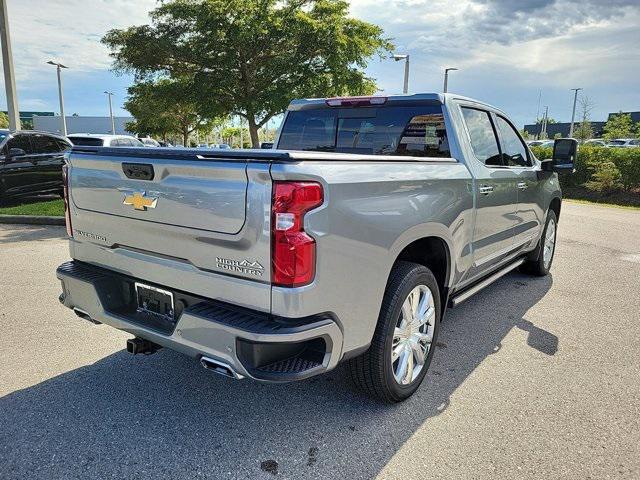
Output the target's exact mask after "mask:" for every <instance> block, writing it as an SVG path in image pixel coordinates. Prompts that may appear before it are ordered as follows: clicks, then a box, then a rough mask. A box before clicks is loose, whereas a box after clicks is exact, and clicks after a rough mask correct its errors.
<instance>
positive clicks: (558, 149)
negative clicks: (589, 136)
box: [542, 138, 578, 173]
mask: <svg viewBox="0 0 640 480" xmlns="http://www.w3.org/2000/svg"><path fill="white" fill-rule="evenodd" d="M577 156H578V141H577V140H576V139H574V138H558V139H556V141H555V142H553V158H551V159H547V160H543V161H542V170H544V171H546V172H558V173H573V172H574V165H575V161H576V158H577Z"/></svg>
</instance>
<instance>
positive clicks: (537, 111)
mask: <svg viewBox="0 0 640 480" xmlns="http://www.w3.org/2000/svg"><path fill="white" fill-rule="evenodd" d="M540 100H542V89H540V91H539V92H538V108H537V109H536V123H538V122H539V121H540Z"/></svg>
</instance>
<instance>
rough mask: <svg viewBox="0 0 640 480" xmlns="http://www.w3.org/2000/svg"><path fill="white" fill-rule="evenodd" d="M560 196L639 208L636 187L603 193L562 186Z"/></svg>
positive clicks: (639, 192)
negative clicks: (630, 189)
mask: <svg viewBox="0 0 640 480" xmlns="http://www.w3.org/2000/svg"><path fill="white" fill-rule="evenodd" d="M562 198H563V199H571V200H576V201H579V202H583V203H597V204H601V205H603V204H607V205H615V206H618V207H631V208H640V191H639V190H638V189H634V190H632V191H619V192H612V193H609V194H603V193H598V192H593V191H591V190H588V189H586V188H584V187H562Z"/></svg>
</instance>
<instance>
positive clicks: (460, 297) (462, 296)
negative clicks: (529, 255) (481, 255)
mask: <svg viewBox="0 0 640 480" xmlns="http://www.w3.org/2000/svg"><path fill="white" fill-rule="evenodd" d="M524 262H525V259H524V258H521V259H519V260H516V261H515V262H513V263H510V264H509V265H507V266H506V267H503V268H502V269H500V270H498V271H497V272H496V273H494V274H492V275H490V276H489V277H487V278H485V279H484V280H482V281H481V282H479V283H476V284H475V285H474V286H473V287H471V288H468V289H466V290H464V291H462V292H461V293H458V294H456V295H454V296H453V297H451V299H450V300H449V306H450V307H457V306H458V305H460V304H461V303H462V302H464V301H465V300H467V299H469V298H471V297H472V296H474V295H475V294H476V293H478V292H479V291H480V290H482V289H483V288H485V287H488V286H489V285H491V284H492V283H493V282H495V281H496V280H498V279H499V278H501V277H503V276H505V275H506V274H507V273H509V272H510V271H511V270H514V269H516V268H518V267H519V266H520V265H522V264H523V263H524Z"/></svg>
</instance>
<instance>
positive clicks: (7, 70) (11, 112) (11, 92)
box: [0, 0, 20, 130]
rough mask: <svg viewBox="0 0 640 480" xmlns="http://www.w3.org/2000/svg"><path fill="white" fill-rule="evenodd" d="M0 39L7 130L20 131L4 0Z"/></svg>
mask: <svg viewBox="0 0 640 480" xmlns="http://www.w3.org/2000/svg"><path fill="white" fill-rule="evenodd" d="M0 39H1V40H2V66H3V67H4V85H5V89H6V91H7V111H8V117H9V129H10V130H20V112H19V111H18V98H17V96H16V77H15V72H14V70H13V53H12V52H11V37H10V35H9V17H8V14H7V2H6V0H0Z"/></svg>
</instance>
